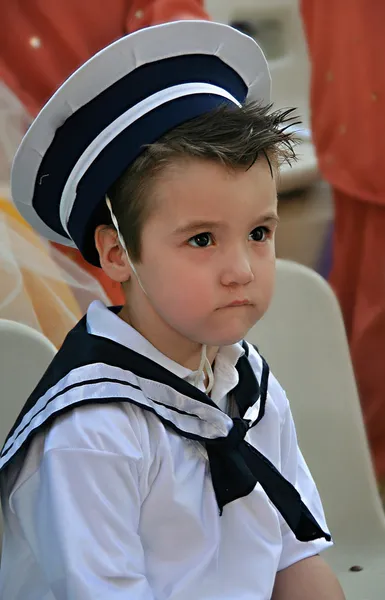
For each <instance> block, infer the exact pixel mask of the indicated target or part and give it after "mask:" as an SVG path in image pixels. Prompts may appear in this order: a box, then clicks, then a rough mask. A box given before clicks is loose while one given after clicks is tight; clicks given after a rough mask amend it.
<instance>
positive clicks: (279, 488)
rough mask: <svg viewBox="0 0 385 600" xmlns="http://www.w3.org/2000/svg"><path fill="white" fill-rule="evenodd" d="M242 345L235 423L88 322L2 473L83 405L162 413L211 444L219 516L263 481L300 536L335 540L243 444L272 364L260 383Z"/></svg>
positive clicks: (29, 413)
mask: <svg viewBox="0 0 385 600" xmlns="http://www.w3.org/2000/svg"><path fill="white" fill-rule="evenodd" d="M115 310H118V309H115ZM243 347H244V349H245V354H244V355H243V356H241V357H240V359H239V360H238V362H237V364H236V369H237V371H238V373H239V383H238V385H237V386H236V387H235V388H234V389H233V390H232V392H231V393H232V396H233V398H234V400H235V402H236V405H237V408H238V413H239V417H238V418H234V419H231V418H230V417H229V416H228V415H226V414H225V413H223V412H222V411H221V410H220V409H219V408H218V407H217V405H216V404H215V403H214V402H213V401H212V400H211V399H210V398H209V397H208V396H207V395H206V394H205V393H204V392H202V391H201V390H199V389H197V388H196V387H194V386H193V385H191V384H190V383H189V382H188V381H185V380H183V379H181V378H179V377H178V376H176V375H175V374H173V373H171V372H170V371H168V370H167V369H165V368H164V367H162V366H160V365H159V364H157V363H155V362H154V361H152V360H150V359H149V358H147V357H145V356H142V355H141V354H139V353H137V352H135V351H134V350H131V349H130V348H127V347H125V346H122V345H121V344H118V343H117V342H115V341H113V340H109V339H107V338H104V337H100V336H96V335H94V334H92V335H91V334H89V333H88V332H87V324H86V317H84V318H83V319H82V320H81V321H80V322H79V323H78V324H77V325H76V326H75V327H74V329H73V330H72V331H71V332H70V333H69V334H68V336H67V337H66V339H65V341H64V343H63V346H62V347H61V349H60V350H59V351H58V353H57V355H56V356H55V358H54V359H53V361H52V362H51V364H50V365H49V367H48V369H47V371H46V373H45V374H44V376H43V377H42V379H41V380H40V382H39V383H38V385H37V386H36V388H35V390H34V391H33V392H32V394H31V396H30V397H29V398H28V400H27V402H26V404H25V405H24V408H23V409H22V411H21V413H20V415H19V417H18V418H17V420H16V422H15V424H14V426H13V428H12V430H11V431H10V433H9V435H8V437H7V439H6V441H5V444H4V447H3V449H2V452H1V455H0V470H2V469H4V467H6V465H8V464H10V463H11V462H12V461H13V459H14V457H15V456H16V455H17V454H18V453H19V451H20V450H21V449H22V448H24V449H25V448H26V447H27V444H28V443H29V441H30V440H31V438H32V437H33V435H35V434H36V433H37V432H38V431H39V430H40V429H41V428H43V427H47V426H48V425H49V424H50V423H51V422H52V421H53V420H54V419H55V418H57V417H58V416H59V415H60V414H63V413H64V412H66V411H69V410H72V409H74V408H75V407H77V406H80V405H84V404H91V403H92V404H104V403H109V402H115V403H116V402H130V403H132V404H135V405H137V406H140V407H141V408H142V409H144V410H148V411H150V412H152V413H153V414H155V415H156V416H157V417H158V418H159V419H160V420H161V421H162V422H163V424H164V425H165V426H166V427H169V428H171V429H173V430H174V431H175V432H176V433H178V434H179V435H181V436H182V437H186V438H189V439H193V440H196V441H198V442H200V443H201V444H202V445H204V446H205V448H206V450H207V454H208V460H209V464H210V472H211V477H212V482H213V487H214V491H215V495H216V499H217V502H218V507H219V511H220V513H222V511H223V508H224V506H225V505H226V504H228V503H229V502H232V501H234V500H236V499H237V498H241V497H243V496H246V495H248V494H249V493H251V492H252V491H253V489H254V488H255V486H256V484H257V483H260V484H261V486H262V488H263V489H264V491H265V493H266V494H267V496H268V497H269V499H270V501H271V502H272V503H273V504H274V505H275V507H276V508H277V510H278V511H279V512H280V513H281V515H282V516H283V518H284V519H285V520H286V522H287V524H288V526H289V527H290V528H291V529H292V531H293V532H294V534H295V535H296V537H297V539H299V540H301V541H310V540H314V539H318V538H321V537H324V538H325V539H327V540H330V535H329V534H328V533H326V532H324V531H323V530H322V529H321V527H320V526H319V525H318V523H317V522H316V520H315V518H314V517H313V515H312V514H311V513H310V511H309V510H308V509H307V507H306V506H305V505H304V503H303V502H302V500H301V497H300V495H299V493H298V491H297V490H296V489H295V488H294V486H293V485H292V484H291V483H290V482H288V481H287V480H286V479H285V478H284V477H283V476H282V474H281V473H280V472H279V471H278V470H277V469H276V468H275V467H274V465H273V464H272V463H271V462H270V461H269V460H268V459H267V458H266V457H265V456H263V454H261V453H260V452H259V451H258V450H256V449H255V448H254V447H253V446H251V445H250V444H249V443H248V442H246V441H245V439H244V438H245V436H246V433H247V431H248V430H249V429H250V428H251V427H255V426H256V425H257V424H258V423H259V421H260V420H261V419H262V418H263V416H264V411H265V404H266V399H267V389H268V377H269V367H268V365H267V363H266V362H265V361H264V360H263V359H262V363H263V370H262V376H261V381H260V382H258V381H257V378H256V376H255V373H254V370H253V368H252V367H251V364H250V362H249V359H248V345H247V343H246V342H243Z"/></svg>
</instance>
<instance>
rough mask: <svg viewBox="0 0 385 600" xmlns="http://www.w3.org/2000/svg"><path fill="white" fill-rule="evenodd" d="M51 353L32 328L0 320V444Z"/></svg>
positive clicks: (44, 367) (44, 338)
mask: <svg viewBox="0 0 385 600" xmlns="http://www.w3.org/2000/svg"><path fill="white" fill-rule="evenodd" d="M55 354H56V348H55V346H54V345H53V344H52V343H51V342H50V341H49V340H48V339H47V338H46V337H44V335H42V334H41V333H39V332H38V331H35V329H32V328H31V327H28V326H27V325H23V324H21V323H16V322H14V321H7V320H5V319H0V390H1V391H0V447H2V446H3V444H4V442H5V438H6V436H7V434H8V432H9V431H10V429H11V427H12V426H13V424H14V422H15V420H16V418H17V416H18V414H19V412H20V410H21V408H22V407H23V405H24V403H25V401H26V400H27V398H28V396H29V395H30V394H31V392H32V391H33V389H34V387H35V386H36V384H37V383H38V381H39V379H40V378H41V376H42V375H43V373H44V371H45V369H46V368H47V366H48V365H49V363H50V362H51V360H52V358H53V357H54V356H55ZM0 548H1V514H0Z"/></svg>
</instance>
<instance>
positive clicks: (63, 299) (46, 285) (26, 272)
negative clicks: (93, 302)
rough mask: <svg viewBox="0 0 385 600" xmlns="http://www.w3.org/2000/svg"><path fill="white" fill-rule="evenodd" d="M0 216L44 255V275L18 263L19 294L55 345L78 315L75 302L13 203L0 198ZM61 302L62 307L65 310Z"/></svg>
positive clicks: (0, 269)
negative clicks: (48, 271)
mask: <svg viewBox="0 0 385 600" xmlns="http://www.w3.org/2000/svg"><path fill="white" fill-rule="evenodd" d="M0 217H1V218H2V219H4V217H5V218H6V219H7V223H8V226H9V227H10V228H12V230H13V231H14V232H15V233H16V234H19V235H20V236H21V237H22V238H23V239H24V240H26V242H28V244H29V245H30V248H36V249H37V250H39V252H40V254H41V256H44V257H45V260H46V261H47V262H48V264H49V265H50V273H49V274H47V277H44V276H42V274H41V273H39V274H36V273H34V272H33V271H31V270H30V269H28V268H26V267H25V265H23V264H21V265H19V267H18V268H19V269H20V276H21V279H22V281H21V282H19V285H20V289H21V290H22V292H23V297H24V298H25V299H28V302H29V304H30V307H31V310H32V312H33V313H34V314H35V316H36V320H37V322H38V324H39V326H40V329H41V331H42V333H43V334H44V335H45V336H46V337H47V338H48V339H49V340H51V342H52V343H53V344H54V345H55V346H56V347H57V348H59V347H60V345H61V344H62V342H63V340H64V338H65V336H66V335H67V333H68V331H69V329H72V327H73V326H74V325H75V323H76V322H77V321H78V320H79V319H80V318H81V311H80V308H79V305H78V303H77V301H76V299H75V297H74V295H73V293H72V292H71V290H70V289H69V287H68V286H67V285H66V284H65V283H64V281H61V276H60V270H59V268H56V266H55V265H54V264H53V262H51V259H50V257H49V255H48V251H47V246H45V245H44V244H43V243H42V241H41V239H40V238H39V236H38V235H37V234H36V233H35V232H34V231H33V229H32V228H31V227H30V226H29V225H28V223H26V221H24V219H23V218H22V217H21V215H20V214H19V212H18V211H17V210H16V208H15V207H14V206H13V204H11V203H10V202H9V201H8V200H4V199H2V198H0ZM2 267H4V268H7V267H6V266H4V265H1V264H0V273H2ZM52 273H55V274H56V273H57V275H56V277H55V278H53V277H52ZM50 275H51V277H50ZM2 276H3V274H2ZM3 284H4V282H3ZM20 293H21V292H20ZM26 301H27V300H26ZM63 305H64V306H65V307H66V310H65V311H63ZM15 310H16V309H15ZM16 312H17V311H16Z"/></svg>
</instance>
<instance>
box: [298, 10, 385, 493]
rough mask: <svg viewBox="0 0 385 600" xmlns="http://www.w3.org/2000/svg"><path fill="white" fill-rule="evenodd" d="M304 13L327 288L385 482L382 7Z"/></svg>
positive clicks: (384, 19) (384, 42) (384, 82)
mask: <svg viewBox="0 0 385 600" xmlns="http://www.w3.org/2000/svg"><path fill="white" fill-rule="evenodd" d="M301 9H302V16H303V20H304V27H305V33H306V36H307V41H308V47H309V54H310V58H311V66H312V80H311V110H312V129H313V139H314V143H315V146H316V150H317V155H318V159H319V163H320V167H321V171H322V173H323V175H324V176H325V178H326V179H327V180H328V181H329V183H331V184H332V186H333V188H334V201H335V231H334V241H333V253H334V254H333V264H332V272H331V276H330V282H331V284H332V286H333V288H334V289H335V291H336V294H337V297H338V299H339V301H340V304H341V308H342V312H343V316H344V320H345V325H346V330H347V334H348V338H349V344H350V350H351V356H352V361H353V366H354V370H355V374H356V379H357V383H358V388H359V392H360V398H361V404H362V409H363V415H364V419H365V422H366V426H367V432H368V437H369V443H370V446H371V449H372V453H373V458H374V464H375V468H376V471H377V474H378V476H379V478H380V479H381V480H385V375H384V359H385V168H384V166H385V164H384V157H385V126H384V116H383V115H384V108H385V77H384V66H383V61H384V56H385V35H384V23H385V3H384V2H381V1H377V0H301ZM336 401H338V399H336ZM384 497H385V496H384Z"/></svg>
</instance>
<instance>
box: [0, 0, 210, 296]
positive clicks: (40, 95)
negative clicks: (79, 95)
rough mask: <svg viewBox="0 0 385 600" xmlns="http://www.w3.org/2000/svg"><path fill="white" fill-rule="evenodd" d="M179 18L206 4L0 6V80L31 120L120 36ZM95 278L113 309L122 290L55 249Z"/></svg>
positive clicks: (46, 1)
mask: <svg viewBox="0 0 385 600" xmlns="http://www.w3.org/2000/svg"><path fill="white" fill-rule="evenodd" d="M179 18H197V19H199V18H201V19H205V18H207V14H206V12H205V11H204V9H203V0H133V1H130V0H109V1H106V0H20V1H15V2H14V1H11V2H10V1H9V0H0V23H1V36H0V76H1V78H2V79H3V81H4V82H5V83H6V85H7V86H8V87H9V88H10V89H11V90H12V91H13V92H14V93H15V94H16V95H17V96H18V97H19V99H20V100H21V101H22V102H23V103H24V105H25V106H26V108H27V109H28V110H29V112H30V113H31V114H32V115H36V113H37V112H38V111H39V110H40V108H41V107H42V105H43V104H44V103H45V102H46V101H47V100H48V99H49V98H50V96H51V95H52V94H53V92H54V91H55V90H56V89H57V88H58V87H59V86H60V85H61V83H63V81H64V80H65V79H67V77H68V76H69V75H70V74H71V73H72V72H73V71H75V70H76V68H77V67H79V66H80V65H81V64H83V63H84V62H85V61H86V60H88V59H89V58H90V57H91V56H92V55H93V54H95V53H96V52H97V51H98V50H100V49H101V48H103V47H104V46H107V45H108V44H110V43H111V42H113V41H114V40H116V39H118V38H120V37H121V36H123V35H125V34H127V33H129V32H132V31H135V30H136V29H140V28H142V27H145V26H148V25H152V24H156V23H162V22H166V21H171V20H176V19H179ZM57 247H58V248H59V249H60V250H61V251H62V252H64V253H65V254H66V255H68V256H71V257H73V258H74V259H75V260H76V262H77V264H79V265H80V266H82V267H84V268H85V269H86V270H87V271H88V272H89V273H91V274H92V275H94V276H95V277H96V278H97V279H98V280H99V281H100V283H101V284H102V285H103V287H104V288H105V290H106V292H107V294H108V295H109V297H110V298H111V300H112V302H113V303H114V304H120V303H121V302H122V301H123V296H122V293H121V291H120V286H118V285H116V284H115V283H114V282H111V281H110V280H109V279H108V278H107V277H106V276H105V275H104V273H103V271H102V270H101V269H96V268H94V267H92V266H91V265H89V264H88V263H86V261H84V260H83V258H82V257H81V255H80V253H79V252H78V251H74V250H72V249H68V248H66V247H63V246H57Z"/></svg>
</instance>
